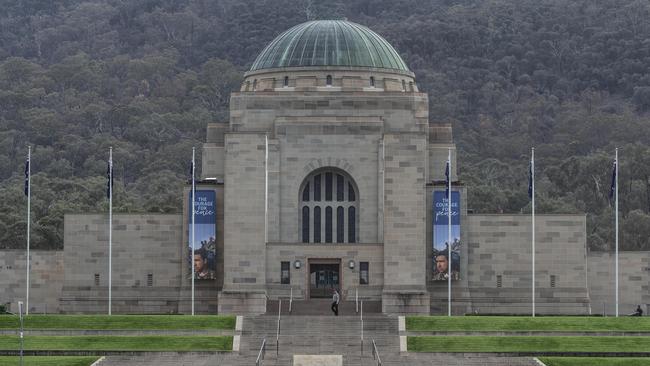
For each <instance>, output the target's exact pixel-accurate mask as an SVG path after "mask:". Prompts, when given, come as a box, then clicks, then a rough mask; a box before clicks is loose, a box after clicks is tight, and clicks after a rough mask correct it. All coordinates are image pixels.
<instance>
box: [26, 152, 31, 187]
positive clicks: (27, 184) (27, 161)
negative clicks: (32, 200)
mask: <svg viewBox="0 0 650 366" xmlns="http://www.w3.org/2000/svg"><path fill="white" fill-rule="evenodd" d="M30 178H31V177H30V176H29V158H27V160H25V196H29V179H30Z"/></svg>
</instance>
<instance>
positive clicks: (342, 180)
mask: <svg viewBox="0 0 650 366" xmlns="http://www.w3.org/2000/svg"><path fill="white" fill-rule="evenodd" d="M355 187H356V184H355V183H354V181H353V180H352V178H351V177H350V176H349V175H348V174H346V173H345V172H343V171H341V170H339V169H332V168H326V169H318V170H317V171H315V172H313V173H312V174H310V175H309V176H308V177H307V178H306V179H305V181H304V182H303V184H302V186H301V191H300V194H299V197H300V215H299V217H300V219H301V220H300V238H301V241H302V242H303V243H322V242H325V243H334V242H336V243H357V242H359V239H358V235H359V234H358V230H357V227H358V225H357V222H358V221H359V219H358V217H357V214H358V212H359V209H358V207H359V201H358V200H357V192H356V188H355ZM310 213H311V215H310Z"/></svg>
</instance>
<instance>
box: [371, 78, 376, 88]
mask: <svg viewBox="0 0 650 366" xmlns="http://www.w3.org/2000/svg"><path fill="white" fill-rule="evenodd" d="M370 86H371V87H373V88H374V87H375V77H374V76H371V77H370Z"/></svg>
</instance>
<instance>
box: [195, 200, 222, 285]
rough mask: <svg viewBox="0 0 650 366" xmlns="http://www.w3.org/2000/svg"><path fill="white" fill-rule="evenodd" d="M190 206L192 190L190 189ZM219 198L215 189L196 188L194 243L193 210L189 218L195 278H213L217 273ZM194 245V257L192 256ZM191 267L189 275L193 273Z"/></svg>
mask: <svg viewBox="0 0 650 366" xmlns="http://www.w3.org/2000/svg"><path fill="white" fill-rule="evenodd" d="M189 202H190V206H191V205H192V191H190V200H189ZM216 208H217V198H216V192H215V191H213V190H196V197H195V199H194V242H193V243H192V211H189V215H190V216H189V220H188V229H189V230H188V233H189V240H188V243H190V245H189V246H188V259H189V261H190V266H194V278H195V279H198V280H213V279H215V273H216V263H217V260H216V255H217V213H216V211H217V210H216ZM192 246H193V247H194V258H192ZM191 271H192V267H190V273H189V276H190V278H191V275H192V272H191Z"/></svg>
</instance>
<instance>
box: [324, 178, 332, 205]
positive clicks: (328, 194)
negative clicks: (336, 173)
mask: <svg viewBox="0 0 650 366" xmlns="http://www.w3.org/2000/svg"><path fill="white" fill-rule="evenodd" d="M331 200H332V173H331V172H327V173H325V201H331Z"/></svg>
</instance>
